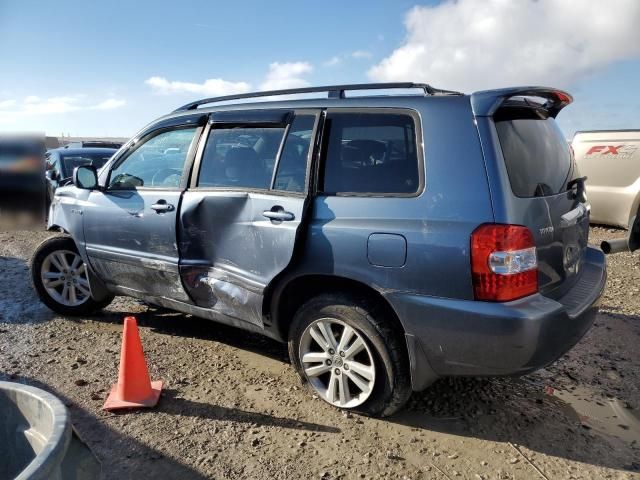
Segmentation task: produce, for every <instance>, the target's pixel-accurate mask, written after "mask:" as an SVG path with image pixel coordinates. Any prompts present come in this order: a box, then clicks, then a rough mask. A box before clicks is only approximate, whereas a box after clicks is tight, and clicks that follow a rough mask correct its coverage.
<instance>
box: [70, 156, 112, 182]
mask: <svg viewBox="0 0 640 480" xmlns="http://www.w3.org/2000/svg"><path fill="white" fill-rule="evenodd" d="M112 155H113V153H111V152H109V153H104V152H103V153H82V154H74V155H62V157H61V158H62V174H63V175H64V177H65V178H66V177H70V176H71V175H72V174H73V169H74V168H76V167H79V166H81V165H93V166H94V167H96V169H99V168H101V167H102V166H103V165H104V164H105V163H107V161H108V160H109V159H110V158H111V156H112Z"/></svg>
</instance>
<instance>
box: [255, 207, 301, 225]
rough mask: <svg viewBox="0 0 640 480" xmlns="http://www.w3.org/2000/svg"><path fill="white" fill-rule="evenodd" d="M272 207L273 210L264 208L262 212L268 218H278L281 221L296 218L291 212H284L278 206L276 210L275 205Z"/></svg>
mask: <svg viewBox="0 0 640 480" xmlns="http://www.w3.org/2000/svg"><path fill="white" fill-rule="evenodd" d="M273 208H274V209H273V210H265V211H264V212H262V215H264V216H265V217H267V218H270V219H271V220H279V221H281V222H290V221H291V220H295V218H296V216H295V215H294V214H293V213H291V212H285V211H284V209H282V207H280V208H279V209H278V210H275V209H276V207H273Z"/></svg>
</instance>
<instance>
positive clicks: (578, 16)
mask: <svg viewBox="0 0 640 480" xmlns="http://www.w3.org/2000/svg"><path fill="white" fill-rule="evenodd" d="M374 81H376V82H379V81H415V82H427V83H430V84H432V85H434V86H436V87H440V88H445V89H453V90H460V91H463V92H465V93H472V92H474V91H477V90H482V89H490V88H499V87H504V86H513V85H545V86H552V87H558V88H562V89H565V90H567V91H568V92H570V93H571V94H572V95H573V96H574V103H573V104H572V105H570V106H569V107H567V108H566V109H565V110H564V111H563V112H561V113H560V115H559V117H558V122H559V124H560V126H561V128H562V129H563V131H564V133H565V135H566V136H567V137H568V138H570V137H571V136H572V135H573V133H574V132H575V131H576V130H590V129H619V128H640V0H607V1H606V2H604V1H601V0H535V1H534V0H457V1H453V0H446V1H427V2H416V1H407V0H393V1H392V0H367V1H365V0H352V1H344V0H343V1H334V0H324V1H322V2H318V1H314V2H312V1H304V0H298V1H289V0H281V1H276V0H273V1H270V2H266V1H258V0H255V1H244V0H234V1H225V2H222V1H213V0H204V1H200V0H181V1H176V0H173V1H164V0H154V1H142V0H139V1H135V2H132V1H115V0H114V1H100V2H97V1H96V2H92V1H87V0H82V1H79V0H56V1H55V2H51V1H46V0H42V1H35V0H0V132H16V131H28V132H46V133H47V134H48V135H61V134H65V135H72V136H123V137H129V136H132V135H134V134H135V133H136V132H137V131H138V130H139V129H141V128H142V127H143V126H144V125H146V124H147V123H148V122H150V121H152V120H153V119H155V118H157V117H159V116H161V115H164V114H165V113H168V112H170V111H171V110H173V109H175V108H177V107H178V106H180V105H182V104H184V103H187V102H189V101H192V100H195V99H197V98H202V97H208V96H216V95H224V94H231V93H242V92H247V91H254V90H266V89H278V88H292V87H300V86H310V85H325V84H337V83H362V82H374Z"/></svg>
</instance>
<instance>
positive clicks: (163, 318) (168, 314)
mask: <svg viewBox="0 0 640 480" xmlns="http://www.w3.org/2000/svg"><path fill="white" fill-rule="evenodd" d="M127 315H133V316H135V317H136V320H137V322H138V325H139V326H142V327H147V328H150V329H151V330H152V331H153V332H154V333H157V334H160V335H169V336H179V337H188V338H193V339H198V340H205V341H210V342H220V343H224V344H225V345H228V346H231V347H234V348H238V349H241V350H247V351H250V352H253V353H256V354H259V355H263V356H266V357H269V358H272V359H274V360H278V361H283V362H287V363H288V362H289V355H288V352H287V346H286V345H285V344H283V343H280V342H276V341H275V340H272V339H270V338H268V337H265V336H264V335H259V334H257V333H252V332H247V331H246V330H241V329H239V328H236V327H231V326H228V325H223V324H220V323H215V322H212V321H211V320H206V319H203V318H199V317H193V316H191V315H185V314H182V313H178V312H174V311H171V310H166V309H163V308H157V307H153V306H149V307H147V308H146V309H145V310H144V311H134V310H133V309H126V310H124V311H117V312H116V311H112V310H105V311H104V312H101V313H100V314H99V315H96V316H93V317H89V318H90V319H91V320H94V321H97V322H102V323H112V324H115V325H122V324H123V321H124V317H126V316H127Z"/></svg>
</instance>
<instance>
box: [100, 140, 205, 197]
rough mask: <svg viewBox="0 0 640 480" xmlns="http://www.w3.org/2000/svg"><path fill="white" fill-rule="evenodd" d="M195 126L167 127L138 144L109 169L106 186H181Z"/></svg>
mask: <svg viewBox="0 0 640 480" xmlns="http://www.w3.org/2000/svg"><path fill="white" fill-rule="evenodd" d="M195 131H196V129H195V128H181V129H176V130H169V131H165V132H162V133H159V134H158V135H155V136H153V137H151V138H150V139H149V140H147V141H145V142H144V143H142V144H141V145H139V146H137V147H136V148H135V150H134V151H133V152H131V153H130V154H129V155H128V156H127V157H125V158H124V160H119V161H118V163H117V164H116V166H115V168H113V169H112V170H111V176H110V177H109V178H110V179H109V187H108V188H109V189H111V190H131V189H134V188H136V187H148V188H176V187H178V186H180V179H181V178H182V169H183V166H184V161H185V159H186V157H187V152H188V151H189V146H190V145H191V142H192V140H193V136H194V134H195Z"/></svg>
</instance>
